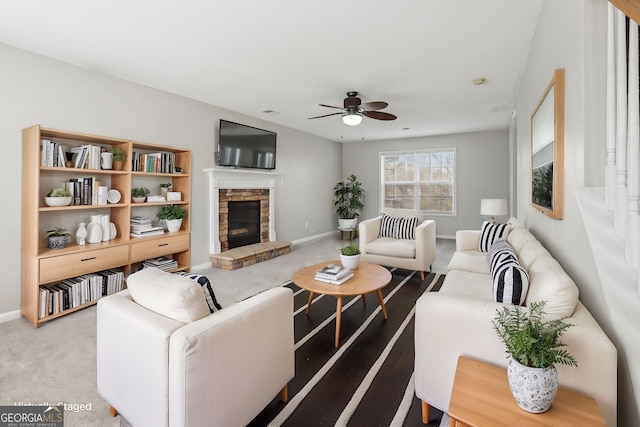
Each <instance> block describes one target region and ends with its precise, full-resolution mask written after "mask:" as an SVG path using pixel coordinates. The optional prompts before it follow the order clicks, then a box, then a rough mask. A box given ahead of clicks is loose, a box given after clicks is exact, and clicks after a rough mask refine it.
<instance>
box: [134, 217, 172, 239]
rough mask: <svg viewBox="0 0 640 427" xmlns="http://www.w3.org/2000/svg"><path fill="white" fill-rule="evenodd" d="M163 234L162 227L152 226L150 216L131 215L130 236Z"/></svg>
mask: <svg viewBox="0 0 640 427" xmlns="http://www.w3.org/2000/svg"><path fill="white" fill-rule="evenodd" d="M159 234H164V229H163V228H162V227H159V226H156V227H154V226H153V224H152V222H151V218H145V217H142V216H134V217H131V237H147V236H157V235H159Z"/></svg>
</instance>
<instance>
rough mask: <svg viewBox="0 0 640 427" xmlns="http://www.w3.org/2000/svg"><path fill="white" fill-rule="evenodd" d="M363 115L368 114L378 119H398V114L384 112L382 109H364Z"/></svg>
mask: <svg viewBox="0 0 640 427" xmlns="http://www.w3.org/2000/svg"><path fill="white" fill-rule="evenodd" d="M362 115H363V116H367V117H369V118H371V119H376V120H395V119H397V117H396V116H394V115H393V114H389V113H383V112H382V111H363V112H362Z"/></svg>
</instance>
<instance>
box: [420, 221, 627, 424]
mask: <svg viewBox="0 0 640 427" xmlns="http://www.w3.org/2000/svg"><path fill="white" fill-rule="evenodd" d="M509 222H510V223H511V224H512V227H511V231H510V232H509V234H508V235H507V238H506V240H507V242H508V243H509V244H510V245H511V246H512V247H513V248H514V250H515V252H516V254H517V258H518V261H519V263H520V265H521V266H522V267H524V269H525V270H526V271H527V272H528V275H529V288H528V291H527V294H526V299H525V302H524V305H527V306H528V305H529V304H530V303H531V302H532V301H540V300H546V301H547V305H546V308H545V312H546V313H547V314H548V316H549V317H550V318H551V317H553V318H566V319H565V320H566V322H567V323H571V324H573V325H574V326H572V327H570V328H569V329H568V330H567V332H566V333H565V335H564V336H563V337H562V341H563V342H564V343H565V344H567V347H566V349H567V350H568V351H569V352H570V353H571V354H573V355H574V356H575V357H576V359H577V361H578V368H575V367H569V366H565V365H558V366H557V369H558V380H559V382H560V385H561V386H565V387H568V388H571V389H574V390H578V391H580V392H583V393H585V394H587V395H590V396H592V397H594V398H595V399H596V401H597V402H598V405H599V407H600V410H601V411H602V414H603V416H604V418H605V420H606V422H607V425H609V426H615V425H616V407H617V352H616V349H615V347H614V346H613V344H612V343H611V341H610V340H609V339H608V337H607V336H606V335H605V333H604V332H603V331H602V329H601V328H600V326H599V325H598V324H597V323H596V321H595V319H594V318H593V317H592V315H591V314H590V313H589V311H587V309H586V308H585V307H584V305H582V303H581V302H580V301H579V300H578V289H577V287H576V285H575V283H574V282H573V281H572V280H571V278H570V277H569V276H568V275H567V274H566V273H565V271H564V270H563V269H562V267H561V266H560V264H559V263H558V262H557V261H556V260H555V259H554V258H553V257H552V256H551V255H550V254H549V252H548V251H547V250H546V249H545V248H544V247H543V246H542V245H541V244H540V242H538V240H536V238H535V237H534V236H533V235H532V234H531V233H530V232H529V231H528V230H526V229H525V228H523V227H522V226H521V225H520V224H519V223H518V220H517V219H515V218H511V219H510V221H509ZM480 234H481V232H480V231H479V230H462V231H458V232H457V233H456V252H455V254H454V255H453V257H452V259H451V262H450V264H449V271H448V272H447V275H446V277H445V280H444V283H443V285H442V288H441V289H440V291H439V292H430V293H426V294H424V295H423V296H422V297H420V298H419V300H418V302H417V303H416V320H415V391H416V396H417V397H418V398H420V399H421V400H422V408H423V420H424V418H425V416H426V418H427V419H428V412H429V407H430V406H433V407H436V408H438V409H440V410H442V411H444V412H447V409H448V407H449V399H450V397H451V389H452V386H453V379H454V375H455V371H456V364H457V361H458V356H460V355H466V356H469V357H472V358H475V359H478V360H481V361H484V362H486V363H491V364H494V365H496V366H502V367H506V365H507V363H508V359H507V354H506V353H505V347H504V345H503V344H502V342H501V341H500V340H499V338H498V336H497V334H496V331H495V330H494V328H493V324H492V320H493V319H494V318H495V317H496V310H498V309H500V308H501V307H503V306H504V305H503V304H502V303H499V302H495V299H494V296H493V292H492V280H491V275H490V271H489V267H488V263H487V260H486V257H487V253H486V252H480V251H479V250H478V248H479V240H480Z"/></svg>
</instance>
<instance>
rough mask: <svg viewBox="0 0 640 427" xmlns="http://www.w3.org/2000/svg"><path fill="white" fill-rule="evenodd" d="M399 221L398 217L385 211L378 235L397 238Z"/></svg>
mask: <svg viewBox="0 0 640 427" xmlns="http://www.w3.org/2000/svg"><path fill="white" fill-rule="evenodd" d="M397 222H398V218H394V217H392V216H389V215H387V214H384V213H383V214H382V220H381V221H380V232H379V233H378V237H393V238H395V233H396V224H397Z"/></svg>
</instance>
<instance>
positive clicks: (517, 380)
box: [507, 359, 558, 414]
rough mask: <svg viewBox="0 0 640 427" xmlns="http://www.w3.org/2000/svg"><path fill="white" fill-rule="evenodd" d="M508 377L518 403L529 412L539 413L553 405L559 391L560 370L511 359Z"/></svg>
mask: <svg viewBox="0 0 640 427" xmlns="http://www.w3.org/2000/svg"><path fill="white" fill-rule="evenodd" d="M507 378H508V379H509V387H510V388H511V393H513V397H514V398H515V399H516V403H517V404H518V406H520V407H521V408H522V409H524V410H525V411H527V412H531V413H534V414H539V413H541V412H545V411H547V410H548V409H549V408H550V407H551V403H552V402H553V399H554V398H555V397H556V392H557V391H558V371H557V370H556V368H555V367H554V366H552V367H550V368H544V369H543V368H531V367H529V366H524V365H522V364H521V363H519V362H517V361H516V360H513V359H511V360H510V361H509V366H507Z"/></svg>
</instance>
